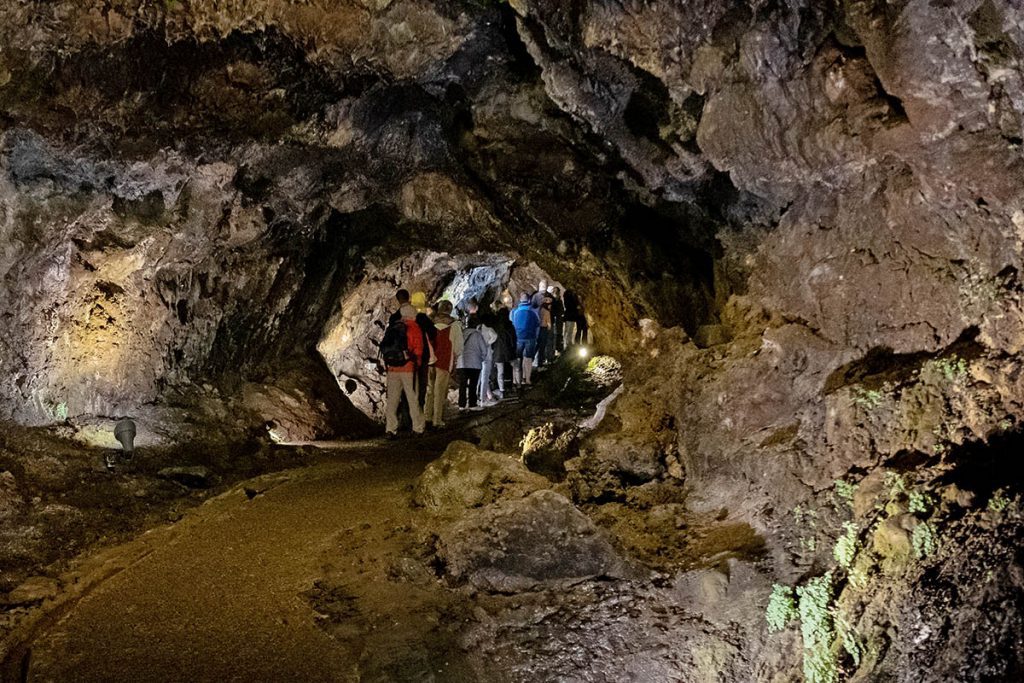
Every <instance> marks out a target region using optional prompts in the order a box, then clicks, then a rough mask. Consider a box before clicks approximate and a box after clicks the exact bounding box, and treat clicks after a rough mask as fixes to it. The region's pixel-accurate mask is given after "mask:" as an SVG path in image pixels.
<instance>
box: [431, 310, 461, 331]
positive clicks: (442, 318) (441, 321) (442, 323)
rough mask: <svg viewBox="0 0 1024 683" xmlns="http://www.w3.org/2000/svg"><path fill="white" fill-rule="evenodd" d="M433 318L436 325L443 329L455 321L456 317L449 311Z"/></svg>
mask: <svg viewBox="0 0 1024 683" xmlns="http://www.w3.org/2000/svg"><path fill="white" fill-rule="evenodd" d="M432 320H433V321H434V326H435V327H437V329H439V330H443V329H444V328H446V327H448V326H449V325H451V324H452V323H453V322H455V318H453V317H451V316H450V315H448V314H447V313H438V314H437V315H435V316H434V317H433V318H432Z"/></svg>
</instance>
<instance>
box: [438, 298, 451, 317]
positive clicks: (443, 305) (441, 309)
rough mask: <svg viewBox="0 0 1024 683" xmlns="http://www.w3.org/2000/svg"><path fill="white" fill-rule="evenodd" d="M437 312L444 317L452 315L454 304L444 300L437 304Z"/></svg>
mask: <svg viewBox="0 0 1024 683" xmlns="http://www.w3.org/2000/svg"><path fill="white" fill-rule="evenodd" d="M437 312H438V313H443V314H444V315H451V314H452V302H451V301H448V300H447V299H442V300H441V301H439V302H437Z"/></svg>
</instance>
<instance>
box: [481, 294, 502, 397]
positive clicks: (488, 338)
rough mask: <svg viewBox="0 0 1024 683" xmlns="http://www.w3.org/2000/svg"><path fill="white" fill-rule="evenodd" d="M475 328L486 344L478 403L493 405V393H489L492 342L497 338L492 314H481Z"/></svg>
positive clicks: (492, 357) (492, 365)
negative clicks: (478, 323)
mask: <svg viewBox="0 0 1024 683" xmlns="http://www.w3.org/2000/svg"><path fill="white" fill-rule="evenodd" d="M477 330H479V332H480V334H481V335H483V338H484V342H485V343H486V344H487V351H486V353H485V355H484V361H483V364H482V365H481V366H480V387H479V391H480V405H482V406H492V405H494V395H493V394H491V375H492V372H491V369H492V368H493V367H494V342H496V341H497V340H498V333H497V331H496V330H495V329H494V316H493V315H491V314H484V315H482V316H481V317H480V325H479V326H478V327H477Z"/></svg>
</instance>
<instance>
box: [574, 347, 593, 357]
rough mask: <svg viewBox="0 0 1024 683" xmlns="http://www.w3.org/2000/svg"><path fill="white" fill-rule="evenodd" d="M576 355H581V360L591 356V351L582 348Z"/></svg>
mask: <svg viewBox="0 0 1024 683" xmlns="http://www.w3.org/2000/svg"><path fill="white" fill-rule="evenodd" d="M576 353H577V354H578V355H579V357H580V358H586V357H587V356H589V355H590V349H588V348H587V347H586V346H581V347H579V348H578V349H577V350H576Z"/></svg>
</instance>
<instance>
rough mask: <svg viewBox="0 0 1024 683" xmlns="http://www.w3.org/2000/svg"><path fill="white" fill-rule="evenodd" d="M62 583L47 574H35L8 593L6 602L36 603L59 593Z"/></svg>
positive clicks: (10, 603)
mask: <svg viewBox="0 0 1024 683" xmlns="http://www.w3.org/2000/svg"><path fill="white" fill-rule="evenodd" d="M59 591H60V584H58V583H57V581H56V579H51V578H49V577H47V576H33V577H32V578H30V579H26V580H25V581H24V582H22V583H21V584H20V585H19V586H18V587H17V588H15V589H14V590H12V591H11V592H10V593H8V594H7V597H6V599H5V602H6V603H7V604H8V605H10V606H23V605H35V604H37V603H40V602H42V601H43V600H47V599H49V598H52V597H53V596H55V595H57V593H58V592H59Z"/></svg>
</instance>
